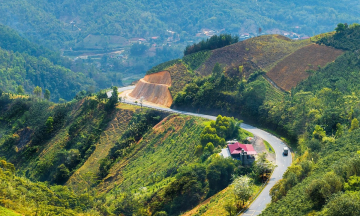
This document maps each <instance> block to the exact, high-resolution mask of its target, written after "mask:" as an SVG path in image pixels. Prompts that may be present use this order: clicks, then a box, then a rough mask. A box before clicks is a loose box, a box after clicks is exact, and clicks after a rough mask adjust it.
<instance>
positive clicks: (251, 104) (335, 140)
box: [130, 24, 360, 215]
mask: <svg viewBox="0 0 360 216" xmlns="http://www.w3.org/2000/svg"><path fill="white" fill-rule="evenodd" d="M335 30H336V31H335V32H331V33H327V34H321V35H317V36H315V37H312V38H310V39H308V40H306V41H291V40H288V39H287V38H284V37H282V36H277V35H273V36H261V37H257V38H252V39H249V40H246V41H242V42H238V43H235V44H232V45H228V46H225V47H223V48H219V49H215V50H211V51H200V52H197V53H193V54H190V55H186V56H185V57H184V58H183V59H180V60H176V61H171V62H167V63H163V64H161V65H159V66H157V67H154V68H153V69H152V70H150V71H149V72H148V75H147V77H145V78H144V79H143V80H141V81H140V83H138V84H137V86H136V88H135V90H134V91H137V94H136V95H134V96H137V97H140V96H144V97H145V99H148V100H150V101H151V100H152V97H154V98H159V97H160V96H161V95H164V93H163V92H164V91H165V90H162V92H157V91H152V89H156V86H159V85H161V82H162V80H164V77H165V76H164V75H162V74H165V73H168V74H169V75H170V80H171V85H170V87H168V91H169V92H170V93H171V94H170V96H169V97H171V98H172V99H173V102H172V105H171V106H172V107H174V108H176V109H183V110H188V111H193V112H202V113H219V112H221V113H224V114H226V115H229V116H236V117H240V116H241V118H243V119H246V120H247V121H251V122H253V124H256V125H259V126H261V127H266V128H269V129H270V130H271V131H275V132H277V133H278V134H280V136H283V140H285V141H286V142H287V143H288V144H289V145H290V146H291V148H292V150H293V152H294V153H295V154H296V160H295V161H294V162H293V164H292V165H291V167H290V168H289V169H288V170H287V171H286V172H285V174H284V176H283V179H282V180H281V181H279V182H278V183H277V184H276V185H275V186H274V187H273V188H272V190H271V191H270V194H271V196H272V203H271V204H270V205H269V206H268V208H267V209H266V210H265V211H264V212H263V213H262V215H308V214H312V215H355V214H357V212H359V211H360V205H359V203H360V196H359V191H360V190H359V187H358V185H359V179H358V175H357V173H358V172H359V170H358V167H359V161H360V155H359V150H360V143H359V142H358V135H359V130H360V129H359V120H358V119H359V118H360V116H359V115H360V113H359V110H360V107H359V99H358V96H357V95H358V89H359V83H360V82H359V80H358V77H359V72H360V68H359V65H360V64H359V55H358V51H359V50H358V47H359V41H360V34H359V33H360V26H359V25H358V24H353V25H350V26H349V25H347V24H339V25H338V26H337V28H336V29H335ZM209 41H211V39H210V40H209ZM195 46H197V45H195ZM204 47H206V46H204ZM187 59H192V61H190V62H189V61H187ZM192 62H196V64H195V65H196V66H195V67H192V66H191V65H194V64H192ZM180 66H182V67H183V68H184V69H175V70H174V68H180ZM158 71H161V72H158ZM178 73H182V74H185V75H186V76H184V75H183V76H180V77H176V76H175V75H176V74H178ZM156 77H163V78H162V79H158V78H156ZM183 77H184V78H183ZM186 77H192V79H190V78H189V79H187V78H186ZM144 83H147V85H149V87H147V88H144ZM179 83H181V84H182V86H181V88H182V90H180V89H181V88H174V89H173V85H174V87H175V85H179ZM151 85H152V86H155V87H150V86H151ZM140 86H141V87H143V88H144V89H146V90H144V92H143V93H145V92H146V94H142V91H139V90H137V88H138V87H140ZM145 87H146V86H145ZM175 89H177V90H176V91H174V90H175ZM149 91H150V92H149ZM149 95H150V96H151V97H149ZM130 96H131V94H130ZM163 105H165V104H163ZM223 193H224V195H221V196H222V197H224V196H225V197H227V196H228V195H226V192H225V191H224V192H223ZM219 196H220V195H219ZM294 202H295V203H294ZM233 205H235V204H233ZM206 206H207V207H209V205H207V204H206V203H205V204H203V206H202V207H199V208H197V210H196V211H195V212H196V213H198V214H199V213H201V214H204V215H211V214H212V213H211V212H212V211H213V210H210V209H209V210H207V209H206V208H207V207H206ZM205 207H206V208H205ZM203 208H205V209H203ZM195 212H194V211H193V212H192V214H195Z"/></svg>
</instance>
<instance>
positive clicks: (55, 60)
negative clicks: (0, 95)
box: [0, 25, 122, 101]
mask: <svg viewBox="0 0 360 216" xmlns="http://www.w3.org/2000/svg"><path fill="white" fill-rule="evenodd" d="M0 56H1V57H0V58H1V63H0V74H1V77H2V79H1V81H0V88H1V89H2V90H3V91H6V92H14V93H15V92H17V88H18V87H19V86H22V87H23V88H24V90H25V92H24V93H28V94H29V93H32V92H33V90H34V88H35V87H36V86H40V87H41V88H43V90H44V92H45V89H48V90H50V93H51V100H53V101H58V100H59V99H60V98H62V99H65V100H71V99H73V98H74V97H75V96H76V94H77V93H79V92H80V91H83V90H84V91H95V90H97V89H99V88H106V87H108V86H110V85H111V84H112V83H116V84H118V85H121V84H122V83H121V80H117V79H116V74H113V75H115V76H112V74H111V73H107V74H106V75H104V74H103V73H102V72H100V71H99V70H98V69H97V68H95V67H93V66H91V65H88V64H83V63H80V62H73V61H71V60H70V59H68V58H65V57H62V56H60V53H57V52H54V51H51V50H49V49H47V48H44V47H42V46H39V45H36V44H34V43H31V42H30V41H28V40H27V39H25V38H23V37H21V36H20V35H19V34H18V33H17V32H16V31H14V30H12V29H10V28H9V27H6V26H3V25H0ZM108 76H111V77H108ZM114 78H115V79H114Z"/></svg>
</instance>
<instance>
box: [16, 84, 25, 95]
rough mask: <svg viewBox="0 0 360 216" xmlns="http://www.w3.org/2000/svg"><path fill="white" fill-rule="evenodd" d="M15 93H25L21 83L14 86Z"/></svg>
mask: <svg viewBox="0 0 360 216" xmlns="http://www.w3.org/2000/svg"><path fill="white" fill-rule="evenodd" d="M16 93H17V94H19V95H23V94H25V91H24V87H23V86H22V85H19V86H18V87H17V88H16Z"/></svg>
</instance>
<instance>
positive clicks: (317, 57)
mask: <svg viewBox="0 0 360 216" xmlns="http://www.w3.org/2000/svg"><path fill="white" fill-rule="evenodd" d="M342 53H343V51H342V50H338V49H334V48H332V47H327V46H320V45H317V44H311V45H308V46H305V47H303V48H301V49H299V50H297V51H295V52H294V53H292V54H291V55H289V56H287V57H285V58H284V59H283V60H281V61H280V62H279V63H278V64H277V65H276V66H275V67H273V68H272V69H271V70H270V71H269V72H267V73H266V75H267V76H268V77H269V78H270V79H271V80H272V81H273V82H275V84H276V85H277V86H279V87H280V88H282V89H283V90H285V91H290V90H291V89H292V88H293V87H295V86H296V85H297V84H298V83H299V82H301V81H302V80H304V79H306V78H308V77H309V73H308V72H306V71H308V70H317V69H318V66H321V67H324V66H325V65H326V64H328V63H330V62H332V61H334V60H335V59H336V58H337V57H338V56H339V55H341V54H342Z"/></svg>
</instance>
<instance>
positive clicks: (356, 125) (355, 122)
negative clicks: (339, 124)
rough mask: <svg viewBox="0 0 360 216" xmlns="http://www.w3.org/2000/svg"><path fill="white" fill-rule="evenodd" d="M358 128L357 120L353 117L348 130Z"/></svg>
mask: <svg viewBox="0 0 360 216" xmlns="http://www.w3.org/2000/svg"><path fill="white" fill-rule="evenodd" d="M358 128H359V120H357V118H354V119H353V120H352V121H351V127H350V131H353V130H356V129H358Z"/></svg>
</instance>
